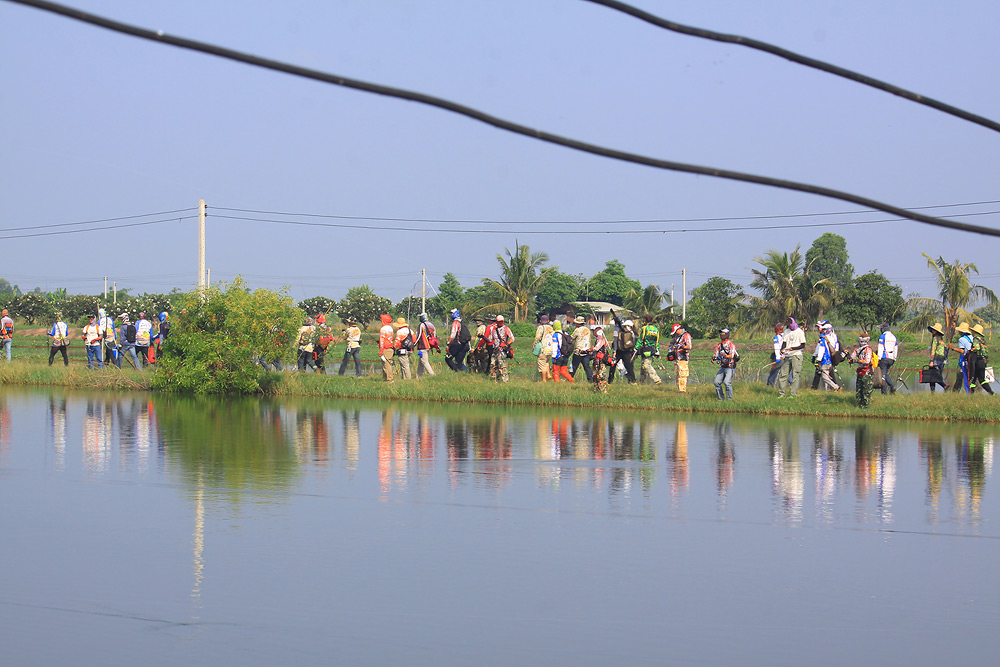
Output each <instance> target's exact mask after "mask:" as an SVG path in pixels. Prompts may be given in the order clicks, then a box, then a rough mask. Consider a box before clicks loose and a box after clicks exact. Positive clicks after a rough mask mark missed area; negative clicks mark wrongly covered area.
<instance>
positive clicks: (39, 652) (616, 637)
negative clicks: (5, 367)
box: [0, 388, 1000, 665]
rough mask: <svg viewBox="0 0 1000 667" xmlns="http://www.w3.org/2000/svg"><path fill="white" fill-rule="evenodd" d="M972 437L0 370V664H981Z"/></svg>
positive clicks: (989, 569)
mask: <svg viewBox="0 0 1000 667" xmlns="http://www.w3.org/2000/svg"><path fill="white" fill-rule="evenodd" d="M994 437H995V429H994V428H984V427H978V426H970V425H942V424H930V425H927V424H899V423H874V422H871V423H867V422H853V423H852V422H840V421H830V420H824V421H801V420H791V419H739V418H722V419H716V418H711V417H698V418H695V419H689V418H684V419H679V418H678V417H677V416H674V415H670V414H638V413H628V414H622V413H617V414H605V413H600V412H586V411H553V410H531V409H516V410H505V409H482V408H473V407H459V406H441V405H423V404H391V405H389V404H380V403H333V402H329V401H313V400H300V401H292V400H289V401H283V402H271V401H262V400H242V399H241V400H194V399H184V398H176V397H164V396H151V395H128V394H121V395H119V394H98V393H61V392H58V391H49V390H27V389H17V388H6V389H5V388H0V502H2V507H3V511H2V513H0V531H2V534H3V540H2V546H0V573H2V574H0V581H2V582H3V585H2V589H0V628H2V629H0V639H2V645H3V655H4V663H5V664H9V665H29V664H38V665H57V664H74V665H97V664H101V665H107V664H188V665H201V664H204V665H209V664H211V665H219V664H231V663H235V662H236V661H238V662H239V664H243V665H274V664H345V665H347V664H351V665H385V664H400V665H472V664H475V665H525V664H572V665H620V664H628V665H647V664H648V665H662V664H694V663H697V664H767V665H801V664H805V663H811V664H837V665H840V664H847V663H861V664H879V663H884V664H902V663H911V664H944V663H953V662H959V661H968V662H971V663H972V664H983V663H992V662H993V660H995V659H996V657H995V654H996V651H997V650H998V649H1000V639H998V637H997V633H996V631H995V628H996V624H997V621H998V620H1000V579H998V575H997V569H996V568H997V563H998V556H1000V528H998V524H997V521H998V516H1000V502H998V500H997V498H998V494H997V493H996V490H995V489H994V488H993V486H994V485H995V484H996V483H997V482H996V481H995V480H993V479H992V472H993V446H994Z"/></svg>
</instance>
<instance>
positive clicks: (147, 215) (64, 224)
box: [0, 206, 197, 238]
mask: <svg viewBox="0 0 1000 667" xmlns="http://www.w3.org/2000/svg"><path fill="white" fill-rule="evenodd" d="M196 208H197V207H196V206H191V207H190V208H179V209H177V210H176V211H159V212H158V213H143V214H141V215H123V216H120V217H117V218H104V219H102V220H84V221H83V222H60V223H56V224H53V225H32V226H29V227H5V228H3V229H0V232H17V231H22V230H25V229H48V228H50V227H71V226H73V225H96V224H99V223H101V222H115V221H116V220H134V219H135V218H151V217H153V216H154V215H170V214H171V213H184V212H186V211H194V210H195V209H196ZM5 238H6V237H5Z"/></svg>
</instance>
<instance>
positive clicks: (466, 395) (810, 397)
mask: <svg viewBox="0 0 1000 667" xmlns="http://www.w3.org/2000/svg"><path fill="white" fill-rule="evenodd" d="M714 344H715V341H708V340H706V341H697V342H696V344H695V352H694V355H693V360H692V362H691V366H692V385H691V386H690V387H689V390H690V391H689V393H688V394H687V395H683V394H679V393H678V392H677V391H676V389H675V388H674V386H673V382H672V377H671V369H670V365H669V364H666V365H665V366H666V368H665V369H664V370H660V371H659V372H660V375H661V377H662V378H663V381H664V382H663V384H662V385H660V386H658V387H653V386H648V385H644V386H628V385H625V384H622V383H620V382H616V383H615V384H613V385H611V386H610V387H609V391H608V393H607V394H605V395H599V394H596V393H594V392H593V391H592V389H591V387H590V386H589V385H588V384H587V383H586V381H585V380H584V376H583V373H582V371H581V372H580V373H578V374H577V378H578V379H579V381H578V382H576V383H575V384H573V385H568V384H566V383H558V384H555V383H546V384H540V383H538V382H536V381H535V378H536V376H537V372H536V371H535V366H534V362H535V358H534V357H533V356H532V355H531V351H530V347H531V341H530V340H519V341H518V346H517V349H516V358H515V359H514V360H513V361H514V363H513V364H512V366H511V377H512V380H511V382H510V383H508V384H505V385H501V384H497V383H494V382H491V381H490V380H489V379H488V378H487V377H484V376H480V375H469V374H464V373H462V374H459V373H453V372H451V371H450V370H448V368H447V367H446V366H445V365H444V363H443V357H442V356H441V355H435V356H434V358H433V363H434V366H435V368H436V369H438V374H437V375H436V376H434V377H425V378H423V379H420V380H411V381H402V380H399V379H397V381H396V382H395V383H393V384H391V385H390V384H386V383H384V382H382V381H381V371H380V370H379V368H380V364H378V363H377V360H376V359H375V354H374V352H375V351H374V349H373V346H371V345H365V346H364V347H363V348H362V349H363V352H364V354H363V362H364V366H365V372H366V376H365V377H362V378H355V377H353V376H347V377H337V376H335V375H326V376H323V375H317V374H313V373H284V374H282V375H281V378H282V379H281V381H280V382H279V383H278V384H277V385H276V391H275V393H276V394H277V395H279V396H316V397H322V398H338V399H339V398H344V399H348V398H352V399H370V400H395V401H400V400H405V401H429V402H438V403H463V402H475V403H483V404H492V405H507V406H515V407H516V406H529V405H540V406H553V407H554V406H567V407H584V408H604V409H613V410H647V411H666V412H677V413H699V412H713V413H730V414H745V415H761V416H782V415H797V416H827V417H861V418H876V419H907V420H910V419H912V420H939V421H972V422H980V423H998V422H1000V398H997V397H993V396H984V395H976V396H965V395H960V394H951V393H948V394H942V393H937V394H931V393H929V392H920V393H916V394H903V393H899V394H896V395H894V396H882V395H881V394H879V393H878V392H876V394H875V396H874V397H873V399H872V407H871V408H870V409H869V410H860V409H859V408H858V407H857V406H856V405H855V404H854V394H853V392H850V391H845V392H843V393H837V394H834V393H828V392H819V391H812V390H811V389H802V390H801V391H800V395H799V396H798V397H797V398H795V399H779V398H778V397H777V395H776V392H775V391H774V390H773V389H771V388H768V387H765V386H764V385H763V383H762V382H761V381H760V380H759V379H757V376H758V372H759V371H761V370H762V369H763V370H764V373H763V375H766V368H767V349H768V347H769V346H768V344H767V343H766V342H763V341H743V342H740V341H738V344H739V345H740V349H741V354H742V355H743V362H742V363H741V368H740V369H739V372H738V373H737V378H736V382H735V384H734V390H735V393H736V400H734V401H719V400H717V399H716V397H715V388H714V387H713V386H712V384H711V380H712V378H713V377H714V374H715V366H714V365H713V364H712V363H711V361H710V360H709V358H710V357H711V350H712V348H713V347H714ZM15 345H16V346H15V361H14V362H13V363H11V364H6V363H3V362H0V383H4V384H21V385H36V386H37V385H53V386H65V387H70V388H77V389H101V390H111V389H113V390H148V389H149V377H150V375H151V373H155V372H156V371H155V370H149V369H147V370H144V371H142V372H139V371H136V370H134V369H128V368H126V369H123V370H118V369H117V368H110V369H104V370H103V371H98V370H89V369H87V367H86V358H85V356H84V355H83V349H82V346H81V345H77V344H76V343H74V345H73V346H71V348H70V355H71V361H70V366H69V368H66V367H64V366H63V365H62V358H61V357H58V358H57V359H58V360H57V361H56V364H55V365H54V366H52V367H51V368H50V367H48V366H47V365H46V364H47V360H48V347H47V339H46V338H45V337H44V335H42V336H40V337H39V336H38V335H35V336H21V337H20V339H19V340H18V341H17V343H16V344H15ZM910 347H916V345H912V346H910ZM338 352H340V353H341V354H342V349H341V348H340V347H339V346H338V347H337V349H336V350H334V351H332V352H331V354H330V355H329V356H328V360H327V367H328V369H330V371H332V372H335V371H336V370H337V368H338V367H339V362H340V355H339V354H337V353H338ZM921 362H922V356H921V354H920V352H919V351H914V350H909V351H907V353H906V354H905V355H904V357H903V358H902V359H901V361H900V362H899V365H900V366H903V367H916V366H919V365H920V363H921ZM413 368H414V370H415V368H416V364H415V363H414V364H413ZM803 371H804V372H803V375H804V378H803V379H805V380H808V381H811V379H812V371H813V369H812V367H811V366H809V365H808V364H807V365H806V368H804V369H803ZM348 372H349V373H352V372H353V366H352V367H351V369H349V371H348ZM849 374H850V369H849V368H848V367H845V368H844V375H845V376H847V375H849ZM914 380H915V378H914V377H913V374H912V373H910V377H909V378H908V380H907V383H908V384H909V386H910V387H911V388H912V387H913V386H914Z"/></svg>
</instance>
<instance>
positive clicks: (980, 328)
mask: <svg viewBox="0 0 1000 667" xmlns="http://www.w3.org/2000/svg"><path fill="white" fill-rule="evenodd" d="M972 330H973V331H974V332H975V333H976V334H977V335H979V336H982V335H984V334H985V333H986V330H985V329H983V325H982V324H977V325H975V326H974V327H972Z"/></svg>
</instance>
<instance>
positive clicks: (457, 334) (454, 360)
mask: <svg viewBox="0 0 1000 667" xmlns="http://www.w3.org/2000/svg"><path fill="white" fill-rule="evenodd" d="M450 314H451V329H450V330H449V331H448V349H447V354H445V356H444V362H445V363H446V364H448V368H450V369H451V370H453V371H465V370H468V367H467V366H466V365H465V356H466V355H467V354H469V343H470V342H471V341H472V336H471V335H470V334H469V327H467V326H465V323H464V322H462V313H460V312H459V310H458V308H452V310H451V313H450Z"/></svg>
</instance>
